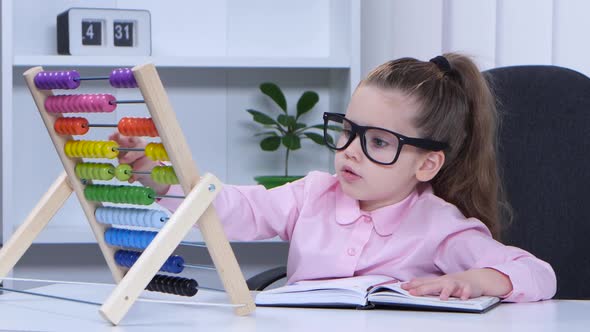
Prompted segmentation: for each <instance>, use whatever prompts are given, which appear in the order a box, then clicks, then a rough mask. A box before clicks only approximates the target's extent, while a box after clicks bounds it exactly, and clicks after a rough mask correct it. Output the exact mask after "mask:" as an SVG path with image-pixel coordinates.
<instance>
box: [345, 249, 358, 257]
mask: <svg viewBox="0 0 590 332" xmlns="http://www.w3.org/2000/svg"><path fill="white" fill-rule="evenodd" d="M346 252H347V253H348V255H349V256H354V255H356V249H354V248H348V250H347V251H346Z"/></svg>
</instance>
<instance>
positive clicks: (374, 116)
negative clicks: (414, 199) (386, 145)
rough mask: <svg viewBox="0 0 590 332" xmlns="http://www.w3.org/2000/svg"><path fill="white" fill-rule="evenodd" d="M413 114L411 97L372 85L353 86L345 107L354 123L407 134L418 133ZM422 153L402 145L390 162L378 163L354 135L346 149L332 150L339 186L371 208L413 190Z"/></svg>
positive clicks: (414, 114)
mask: <svg viewBox="0 0 590 332" xmlns="http://www.w3.org/2000/svg"><path fill="white" fill-rule="evenodd" d="M417 115H418V106H417V105H416V103H415V102H414V100H412V98H410V97H408V96H406V95H404V94H402V93H401V92H399V91H395V90H393V91H391V90H385V89H382V88H379V87H374V86H360V87H359V88H357V90H356V91H355V92H354V94H353V96H352V99H351V101H350V104H349V105H348V109H347V111H346V118H347V119H349V120H351V121H352V122H354V123H356V124H358V125H361V126H373V127H380V128H384V129H388V130H391V131H394V132H396V133H399V134H402V135H405V136H410V137H420V135H419V134H418V130H417V128H415V127H414V125H413V122H414V121H413V120H414V119H415V117H416V116H417ZM367 144H370V142H367ZM425 154H426V153H425V152H424V151H422V150H420V149H418V148H416V147H413V146H410V145H404V146H403V148H402V150H401V152H400V154H399V157H398V159H397V161H396V162H395V163H394V164H393V165H380V164H377V163H374V162H372V161H371V160H369V158H367V156H366V155H365V154H364V152H363V149H362V147H361V141H360V138H359V137H358V135H357V137H356V138H355V139H354V141H353V142H352V143H351V144H350V145H349V146H348V147H347V148H346V149H344V150H341V151H336V156H335V161H334V164H335V168H336V174H337V176H338V180H339V181H340V184H341V186H342V190H343V191H344V192H345V193H346V194H347V195H349V196H351V197H353V198H355V199H357V200H359V203H360V207H361V209H363V210H366V211H372V210H375V209H377V208H380V207H383V206H387V205H391V204H394V203H397V202H399V201H401V200H403V199H404V198H406V197H407V196H408V195H409V194H410V193H411V192H412V190H414V187H415V186H416V185H417V184H418V182H419V181H418V179H417V178H416V173H417V171H418V169H419V168H420V167H421V165H422V164H423V161H424V159H425V157H424V156H425Z"/></svg>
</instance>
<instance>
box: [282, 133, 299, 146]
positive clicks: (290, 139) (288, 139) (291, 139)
mask: <svg viewBox="0 0 590 332" xmlns="http://www.w3.org/2000/svg"><path fill="white" fill-rule="evenodd" d="M283 145H284V146H285V147H286V148H287V149H289V150H298V149H300V148H301V139H299V137H297V136H296V135H293V134H287V135H285V136H284V137H283Z"/></svg>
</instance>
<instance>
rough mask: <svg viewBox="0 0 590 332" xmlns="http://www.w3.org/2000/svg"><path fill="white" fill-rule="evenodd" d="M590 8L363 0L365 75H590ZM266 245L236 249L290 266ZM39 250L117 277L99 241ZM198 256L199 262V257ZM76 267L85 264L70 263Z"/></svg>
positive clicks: (89, 273)
mask: <svg viewBox="0 0 590 332" xmlns="http://www.w3.org/2000/svg"><path fill="white" fill-rule="evenodd" d="M589 10H590V1H585V0H554V1H551V0H519V1H510V0H476V1H474V0H412V1H408V0H363V2H362V31H361V41H362V45H361V46H362V47H361V49H362V57H361V72H362V75H365V74H366V73H367V72H368V71H369V70H370V69H371V68H373V67H375V66H376V65H378V64H380V63H382V62H384V61H386V60H389V59H393V58H398V57H401V56H412V57H417V58H419V59H424V60H427V59H429V58H431V57H434V56H436V55H438V54H440V53H442V52H448V51H459V52H465V53H468V54H471V55H473V56H474V57H475V60H476V62H477V63H478V64H479V65H480V66H481V68H482V69H487V68H492V67H496V66H507V65H515V64H556V65H561V66H567V67H570V68H573V69H577V70H579V71H581V72H583V73H585V74H587V75H588V74H590V61H588V59H590V46H589V45H590V44H589V43H586V42H585V40H584V39H583V38H584V37H585V32H586V31H589V30H590V29H589V28H590V21H588V20H587V18H586V13H588V12H589ZM155 33H157V31H156V32H155ZM236 73H237V74H242V73H240V72H236ZM244 74H245V75H247V74H248V73H244ZM304 74H305V73H302V75H304ZM264 246H273V247H272V248H271V250H260V247H256V246H250V245H244V246H242V247H240V250H237V251H236V252H237V253H238V256H239V257H238V259H239V260H240V263H241V264H242V268H243V269H244V271H245V274H246V275H251V274H253V273H254V272H256V271H260V270H262V269H265V268H267V267H270V266H275V265H277V264H282V263H284V261H285V257H286V245H285V244H279V243H274V244H273V243H266V244H264ZM36 248H37V249H35V248H33V249H32V250H33V251H32V252H30V253H28V254H27V255H28V256H25V260H24V261H23V263H22V264H21V265H19V268H17V270H16V273H17V275H27V276H41V275H43V276H44V277H45V278H49V277H52V276H51V274H50V275H47V274H46V273H45V272H46V271H47V270H50V271H52V273H54V275H55V278H56V279H58V278H59V277H60V276H59V275H58V274H61V273H63V271H64V270H67V271H68V277H70V278H72V279H75V280H85V279H86V280H97V281H99V280H105V281H107V280H110V273H109V272H108V270H106V267H105V266H104V263H103V262H102V259H101V258H100V257H98V259H86V258H92V257H94V255H95V254H96V253H95V252H93V251H92V250H93V249H92V248H93V247H92V245H85V246H79V247H75V246H70V247H68V246H67V245H66V246H57V247H56V245H42V246H38V247H36ZM74 248H78V249H80V248H81V250H74ZM267 249H268V248H267ZM47 252H49V253H50V254H51V255H65V256H66V257H62V258H61V259H58V260H57V261H56V260H52V263H51V264H48V263H45V264H41V262H42V261H44V262H46V261H45V260H42V259H41V258H40V257H44V255H43V254H44V253H47ZM78 252H79V253H78ZM68 255H72V257H71V261H70V260H68V259H66V258H68V257H67V256H68ZM240 256H241V257H240ZM95 258H96V257H95ZM193 258H194V260H193V262H194V263H198V262H199V260H200V256H198V255H197V256H194V257H193ZM74 264H75V266H76V267H78V268H76V269H73V268H71V267H72V266H73V265H74ZM80 266H85V268H84V269H80V268H79V267H80ZM68 267H69V268H68ZM62 269H64V270H62ZM97 271H98V272H97ZM70 272H71V273H72V274H70ZM76 273H77V274H78V275H76ZM209 282H211V283H213V284H215V282H216V281H215V278H214V276H211V277H210V278H206V281H204V282H203V284H204V285H207V284H208V283H209Z"/></svg>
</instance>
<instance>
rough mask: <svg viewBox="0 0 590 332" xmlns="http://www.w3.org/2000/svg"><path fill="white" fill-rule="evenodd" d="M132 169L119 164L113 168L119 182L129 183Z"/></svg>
mask: <svg viewBox="0 0 590 332" xmlns="http://www.w3.org/2000/svg"><path fill="white" fill-rule="evenodd" d="M132 171H133V168H131V166H130V165H128V164H120V165H119V166H117V168H115V177H117V180H119V181H129V179H130V178H131V175H132V173H131V172H132Z"/></svg>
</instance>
